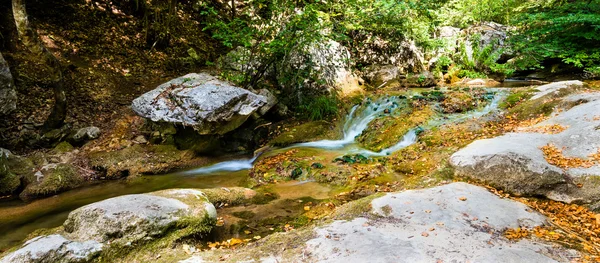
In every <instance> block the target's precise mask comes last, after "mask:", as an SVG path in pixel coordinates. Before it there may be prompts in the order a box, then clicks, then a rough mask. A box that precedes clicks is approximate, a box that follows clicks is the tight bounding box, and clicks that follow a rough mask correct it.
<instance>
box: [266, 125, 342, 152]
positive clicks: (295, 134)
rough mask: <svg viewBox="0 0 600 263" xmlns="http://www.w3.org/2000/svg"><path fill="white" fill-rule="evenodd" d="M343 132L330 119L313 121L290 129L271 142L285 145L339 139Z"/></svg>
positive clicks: (274, 144)
mask: <svg viewBox="0 0 600 263" xmlns="http://www.w3.org/2000/svg"><path fill="white" fill-rule="evenodd" d="M340 134H341V131H340V129H339V128H338V127H337V125H335V124H333V123H331V122H328V121H311V122H307V123H304V124H301V125H298V126H295V127H292V128H290V129H289V131H286V132H284V133H282V134H280V135H279V136H277V137H276V138H275V139H273V140H272V141H271V142H269V144H270V145H272V146H280V147H285V146H289V145H292V144H295V143H301V142H308V141H316V140H325V139H330V140H333V139H338V138H339V136H340Z"/></svg>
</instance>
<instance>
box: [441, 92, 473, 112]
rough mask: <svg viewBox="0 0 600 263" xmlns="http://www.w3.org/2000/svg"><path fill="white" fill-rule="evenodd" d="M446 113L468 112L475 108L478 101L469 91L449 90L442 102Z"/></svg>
mask: <svg viewBox="0 0 600 263" xmlns="http://www.w3.org/2000/svg"><path fill="white" fill-rule="evenodd" d="M440 106H441V107H442V111H443V112H444V113H456V112H466V111H469V110H472V109H474V108H475V107H476V106H477V102H476V101H475V98H474V97H473V95H472V94H470V93H468V92H461V91H454V92H447V93H446V96H445V98H444V100H443V101H442V103H441V104H440Z"/></svg>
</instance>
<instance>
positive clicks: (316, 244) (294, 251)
mask: <svg viewBox="0 0 600 263" xmlns="http://www.w3.org/2000/svg"><path fill="white" fill-rule="evenodd" d="M367 207H371V208H370V209H369V208H368V212H366V213H364V214H361V215H358V216H357V217H355V218H354V219H350V220H334V221H331V222H327V223H325V224H324V225H321V226H320V227H318V228H316V229H314V230H312V231H311V230H297V231H292V232H288V233H282V234H276V235H273V236H272V237H267V238H265V239H264V240H262V241H259V242H257V243H256V244H253V245H249V246H247V247H244V248H241V249H239V250H237V251H236V255H234V256H233V257H235V258H232V259H230V261H231V262H250V261H252V260H251V259H256V258H260V260H258V261H259V262H340V263H346V262H411V263H412V262H540V263H541V262H544V263H545V262H570V259H571V258H577V257H579V256H580V255H579V254H578V252H575V251H572V250H567V249H565V248H564V247H562V246H560V245H557V244H549V243H543V242H540V241H535V240H530V239H523V240H520V241H518V242H513V241H509V240H507V239H506V238H504V236H503V233H504V231H505V230H506V229H508V228H518V227H522V228H532V227H535V226H541V225H545V224H546V221H547V219H546V217H544V216H543V215H540V214H538V213H536V212H534V211H531V209H529V208H528V207H527V206H526V205H524V204H522V203H518V202H515V201H512V200H509V199H503V198H500V197H498V196H496V195H494V194H492V193H490V192H489V191H487V190H486V189H485V188H482V187H479V186H474V185H470V184H466V183H452V184H448V185H444V186H439V187H434V188H429V189H423V190H410V191H404V192H399V193H389V194H386V195H385V196H382V197H379V198H375V199H374V200H372V201H370V202H364V201H360V200H359V201H356V202H354V203H349V204H347V205H346V206H344V207H341V208H339V209H341V210H345V211H356V209H365V208H367ZM342 213H343V212H342ZM274 245H276V246H277V247H276V249H273V248H272V247H271V246H274ZM263 246H264V247H263ZM267 246H269V247H267ZM226 253H227V252H226ZM223 256H224V254H220V253H219V252H216V251H215V252H209V251H207V252H202V253H199V254H197V255H195V256H194V257H192V258H189V259H187V260H185V261H180V262H182V263H183V262H185V263H199V262H214V261H218V260H219V258H222V257H223ZM253 262H254V261H253Z"/></svg>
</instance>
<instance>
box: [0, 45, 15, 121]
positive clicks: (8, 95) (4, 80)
mask: <svg viewBox="0 0 600 263" xmlns="http://www.w3.org/2000/svg"><path fill="white" fill-rule="evenodd" d="M16 108H17V92H16V91H15V83H14V82H13V77H12V75H11V74H10V69H9V68H8V64H7V63H6V61H5V60H4V57H2V54H1V53H0V116H2V115H6V114H8V113H10V112H11V111H13V110H15V109H16Z"/></svg>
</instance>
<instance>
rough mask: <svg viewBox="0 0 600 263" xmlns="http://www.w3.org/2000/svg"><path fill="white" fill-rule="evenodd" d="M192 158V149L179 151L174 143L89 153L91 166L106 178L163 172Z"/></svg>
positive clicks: (180, 165) (177, 166)
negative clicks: (104, 173) (104, 174)
mask: <svg viewBox="0 0 600 263" xmlns="http://www.w3.org/2000/svg"><path fill="white" fill-rule="evenodd" d="M193 158H194V153H193V152H192V151H181V150H178V149H177V147H175V146H174V145H142V144H137V145H134V146H131V147H128V148H125V149H121V150H117V151H112V152H96V153H91V154H90V155H89V159H90V164H91V165H92V167H94V168H95V169H97V170H100V171H104V172H106V177H107V178H120V177H125V176H129V175H139V174H160V173H165V172H169V171H172V170H174V169H177V168H180V167H182V166H183V165H185V164H186V163H187V162H188V161H191V160H192V159H193Z"/></svg>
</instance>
